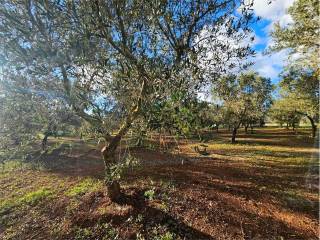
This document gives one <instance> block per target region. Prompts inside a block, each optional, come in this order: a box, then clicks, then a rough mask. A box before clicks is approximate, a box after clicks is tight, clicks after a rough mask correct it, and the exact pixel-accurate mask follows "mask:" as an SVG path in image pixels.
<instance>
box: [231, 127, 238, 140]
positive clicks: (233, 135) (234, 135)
mask: <svg viewBox="0 0 320 240" xmlns="http://www.w3.org/2000/svg"><path fill="white" fill-rule="evenodd" d="M237 130H238V129H237V128H233V130H232V138H231V143H235V142H236V135H237Z"/></svg>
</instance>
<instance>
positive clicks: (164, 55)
mask: <svg viewBox="0 0 320 240" xmlns="http://www.w3.org/2000/svg"><path fill="white" fill-rule="evenodd" d="M240 4H241V5H242V7H241V14H239V13H238V12H237V9H239V7H240ZM251 6H252V3H251V1H249V2H248V1H240V2H239V1H235V0H212V1H211V0H210V1H178V0H167V1H142V0H135V1H125V0H121V1H119V0H111V1H104V0H93V1H77V0H70V1H33V0H17V1H7V0H1V7H0V19H1V22H0V37H1V39H3V46H4V50H3V52H4V53H3V57H4V59H5V60H4V61H5V68H6V75H5V77H7V78H9V76H10V74H11V73H15V74H21V75H28V76H29V79H31V81H33V82H35V85H34V86H36V87H38V88H44V89H46V90H48V89H50V91H56V92H59V93H60V94H62V93H63V95H64V99H65V100H66V101H67V103H68V104H69V105H70V106H72V109H73V111H75V112H76V114H77V115H78V116H79V117H81V118H82V119H84V120H85V121H87V122H88V123H90V124H91V125H92V126H98V127H97V128H99V129H102V131H103V135H104V138H105V140H106V145H105V147H103V149H102V156H103V160H104V164H105V169H106V172H107V173H108V172H110V169H111V166H112V165H114V164H116V162H117V160H116V158H115V151H116V149H117V147H118V145H119V143H120V141H121V139H122V138H123V136H124V135H125V134H126V133H127V132H128V130H129V129H130V128H131V126H132V124H133V122H134V121H135V119H137V118H138V117H139V116H140V115H141V114H142V112H143V111H148V108H146V107H145V106H147V105H148V104H149V103H152V102H155V101H158V100H161V99H164V98H167V97H168V96H170V95H171V92H172V91H175V92H177V91H181V90H183V89H187V90H190V91H196V90H197V89H199V88H200V87H201V86H203V85H205V84H207V83H208V81H209V79H208V78H205V76H208V73H205V69H204V68H203V67H202V66H203V61H204V60H205V62H206V64H207V65H209V64H210V65H212V66H213V68H212V69H214V77H215V78H217V77H219V76H220V74H221V73H226V72H229V71H230V70H232V69H233V68H235V67H238V66H240V65H243V64H244V63H245V59H246V57H247V56H248V55H250V54H251V53H252V50H251V49H250V46H248V45H246V46H244V45H243V46H236V47H235V46H234V44H233V43H234V42H237V41H241V40H242V39H244V38H246V37H247V35H248V34H249V33H250V29H249V24H250V22H251V21H252V20H253V14H252V12H251V9H250V7H251ZM229 40H230V41H229ZM231 40H232V41H231ZM204 43H205V44H204ZM208 52H210V54H208ZM200 60H201V61H200ZM200 62H201V64H200ZM53 86H54V87H53ZM99 98H103V99H110V100H111V101H110V106H109V107H108V108H106V109H107V110H108V111H109V114H106V115H104V114H99V113H100V112H101V111H95V112H94V111H92V109H97V106H99V104H100V101H99V100H97V99H99ZM112 109H117V110H116V111H115V112H117V114H112V113H113V111H112ZM119 109H120V110H119ZM110 112H111V113H110ZM118 113H119V114H118ZM105 116H108V117H106V118H105ZM111 118H116V119H118V120H119V121H117V122H120V123H119V124H116V125H113V127H112V128H110V126H109V124H108V121H109V120H110V119H111ZM107 186H108V189H109V191H108V192H109V194H110V197H111V198H113V199H116V198H117V197H119V189H120V187H119V183H118V181H116V180H112V181H108V182H107Z"/></svg>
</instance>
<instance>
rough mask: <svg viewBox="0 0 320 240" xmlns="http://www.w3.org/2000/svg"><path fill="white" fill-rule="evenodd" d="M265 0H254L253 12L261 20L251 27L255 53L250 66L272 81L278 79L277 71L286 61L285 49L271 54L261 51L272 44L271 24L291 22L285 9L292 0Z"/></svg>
mask: <svg viewBox="0 0 320 240" xmlns="http://www.w3.org/2000/svg"><path fill="white" fill-rule="evenodd" d="M267 2H268V1H267V0H255V2H254V6H253V9H254V12H255V14H256V15H257V16H260V17H261V20H260V21H259V22H258V23H256V24H255V25H254V27H253V29H254V33H255V38H256V39H255V42H254V49H255V50H256V52H257V54H256V57H255V59H254V60H253V61H254V62H255V65H254V66H253V67H252V68H253V69H254V70H255V71H257V72H258V73H260V74H261V75H262V76H265V77H270V78H271V79H272V82H273V83H277V82H278V81H279V76H278V75H279V73H281V71H282V70H283V67H284V66H285V65H286V63H287V51H286V50H283V51H280V52H278V53H273V54H271V55H264V54H263V51H264V50H265V49H266V48H267V47H268V46H269V45H272V39H271V37H270V32H271V31H272V29H273V25H274V23H276V22H279V23H280V25H281V26H285V25H287V24H289V23H291V22H292V19H291V17H290V15H288V14H287V9H288V8H289V7H290V6H291V5H292V4H293V2H294V0H274V1H272V3H271V4H268V3H267Z"/></svg>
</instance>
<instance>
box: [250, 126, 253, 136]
mask: <svg viewBox="0 0 320 240" xmlns="http://www.w3.org/2000/svg"><path fill="white" fill-rule="evenodd" d="M250 129H251V134H253V126H252V125H250Z"/></svg>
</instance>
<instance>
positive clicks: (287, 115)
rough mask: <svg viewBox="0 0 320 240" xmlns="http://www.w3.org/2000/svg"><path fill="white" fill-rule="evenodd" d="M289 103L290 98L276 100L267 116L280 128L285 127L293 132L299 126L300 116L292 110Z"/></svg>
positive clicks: (290, 101)
mask: <svg viewBox="0 0 320 240" xmlns="http://www.w3.org/2000/svg"><path fill="white" fill-rule="evenodd" d="M291 103H292V99H291V98H280V99H276V100H275V101H274V103H273V105H272V107H271V109H270V111H269V116H270V118H271V119H272V120H274V121H275V122H277V123H279V124H280V126H283V125H285V126H286V128H287V129H289V127H292V129H293V130H294V129H295V128H296V126H298V125H299V122H300V120H301V116H300V115H299V114H298V113H297V112H296V111H295V109H294V108H292V105H291Z"/></svg>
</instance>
